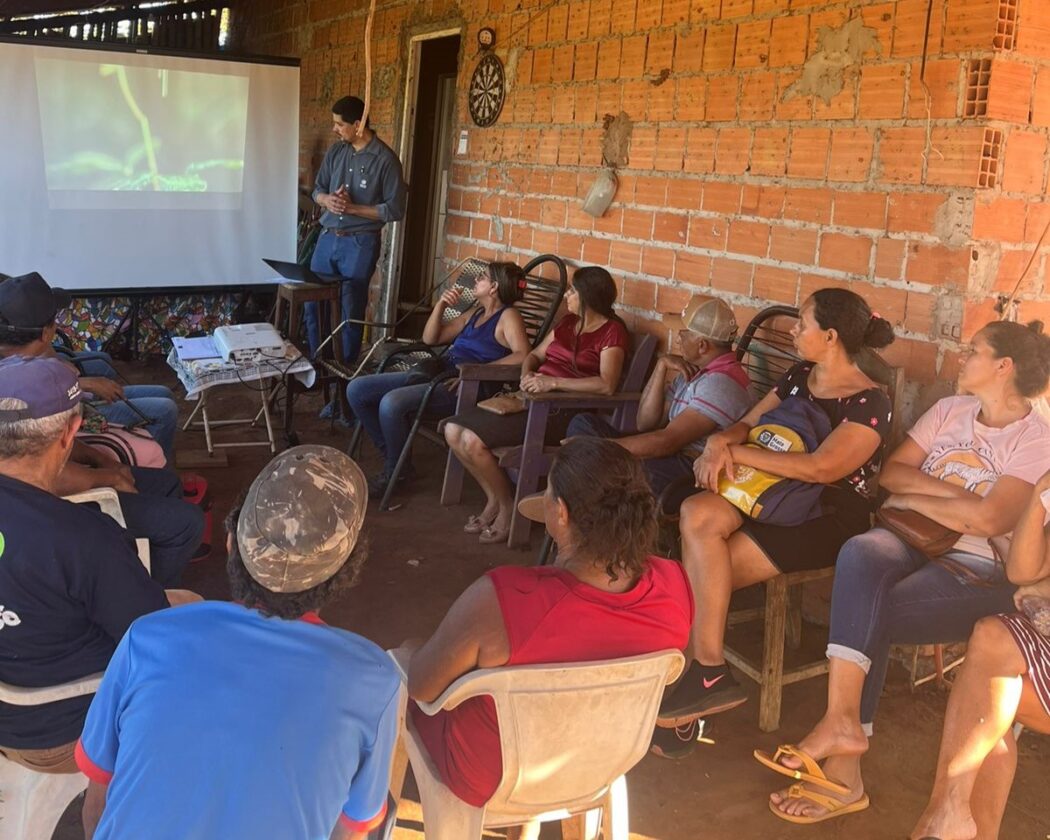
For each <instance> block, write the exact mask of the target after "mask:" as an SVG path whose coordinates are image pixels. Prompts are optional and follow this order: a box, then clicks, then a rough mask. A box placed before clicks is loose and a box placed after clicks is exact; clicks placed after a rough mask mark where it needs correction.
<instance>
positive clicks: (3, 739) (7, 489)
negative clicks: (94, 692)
mask: <svg viewBox="0 0 1050 840" xmlns="http://www.w3.org/2000/svg"><path fill="white" fill-rule="evenodd" d="M166 606H168V601H167V598H166V597H165V595H164V590H163V589H162V588H161V587H160V585H159V584H157V583H156V582H154V581H153V580H152V579H151V578H150V576H149V574H148V573H147V572H146V569H145V567H143V565H142V563H141V562H140V561H139V559H138V556H137V555H136V553H135V548H134V542H133V541H132V540H131V538H130V537H129V536H128V535H127V534H126V532H125V531H124V530H123V529H122V528H121V527H120V526H119V525H118V524H117V523H116V522H115V521H114V520H113V519H111V518H110V517H109V516H107V515H105V514H104V513H102V512H101V511H99V510H98V508H96V507H93V506H90V505H77V504H73V503H72V502H67V501H65V500H64V499H61V498H59V497H58V496H54V495H52V494H51V493H47V492H45V491H44V490H41V489H39V488H37V487H33V486H32V485H29V484H26V483H24V482H21V481H18V480H16V479H13V478H10V477H8V476H3V475H0V682H5V683H9V684H11V685H17V686H25V687H32V688H39V687H45V686H53V685H59V684H60V683H64V682H69V681H71V680H75V679H79V678H81V677H86V676H90V675H91V674H95V673H98V672H100V671H103V670H105V668H106V664H107V663H108V662H109V658H110V657H111V656H112V655H113V651H114V650H115V649H116V646H117V642H119V641H120V639H121V637H122V636H123V635H124V632H125V631H126V630H127V629H128V626H129V625H130V624H131V622H132V621H134V620H135V619H136V618H138V617H139V616H141V615H144V614H145V613H148V612H152V611H154V610H159V609H163V608H164V607H166ZM90 702H91V697H90V695H89V696H87V697H76V698H73V699H70V700H60V701H58V702H57V703H47V704H45V705H42V706H12V705H9V704H6V703H0V746H3V747H11V748H13V749H48V748H51V747H57V746H61V745H62V744H69V743H71V742H73V741H75V740H76V739H77V737H78V736H79V735H80V730H81V728H82V726H83V723H84V716H85V714H86V713H87V709H88V705H89V704H90Z"/></svg>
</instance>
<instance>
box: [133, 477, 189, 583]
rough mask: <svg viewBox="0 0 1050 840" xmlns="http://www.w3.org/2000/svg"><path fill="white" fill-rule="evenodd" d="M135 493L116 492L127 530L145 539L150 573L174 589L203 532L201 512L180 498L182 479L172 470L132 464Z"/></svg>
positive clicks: (134, 535)
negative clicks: (146, 540) (147, 541)
mask: <svg viewBox="0 0 1050 840" xmlns="http://www.w3.org/2000/svg"><path fill="white" fill-rule="evenodd" d="M131 474H132V476H133V477H134V479H135V489H136V490H137V491H138V492H137V493H118V494H117V495H118V496H119V497H120V507H121V510H122V511H123V513H124V521H125V522H126V523H127V526H128V527H127V530H128V533H129V534H131V536H133V537H144V538H145V539H148V540H149V550H150V566H151V575H152V577H153V579H154V580H155V581H157V583H159V584H160V585H161V586H163V587H165V588H166V589H177V588H178V586H179V581H180V579H181V578H182V572H183V570H184V569H185V568H186V564H187V563H189V562H190V558H191V557H193V554H194V552H195V551H196V550H197V547H198V546H199V545H200V544H201V537H202V536H203V534H204V513H203V511H202V510H201V509H200V508H199V507H198V506H197V505H194V504H191V503H190V502H186V501H183V498H182V482H181V481H180V480H179V477H178V476H177V475H176V474H175V472H174V471H173V470H166V469H165V470H158V469H150V468H148V467H132V468H131Z"/></svg>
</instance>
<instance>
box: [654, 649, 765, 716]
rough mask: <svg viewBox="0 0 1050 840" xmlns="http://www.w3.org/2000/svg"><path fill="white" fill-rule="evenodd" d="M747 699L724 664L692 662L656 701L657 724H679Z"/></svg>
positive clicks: (724, 710)
mask: <svg viewBox="0 0 1050 840" xmlns="http://www.w3.org/2000/svg"><path fill="white" fill-rule="evenodd" d="M746 701H747V694H746V693H745V692H744V688H743V686H741V685H740V683H738V682H737V681H736V679H735V678H734V677H733V674H732V673H731V672H730V670H729V666H728V665H713V666H709V665H701V664H700V663H699V662H693V663H692V664H691V665H690V666H689V670H688V671H686V672H685V676H684V677H683V678H682V680H681V681H680V682H679V683H678V685H677V686H675V688H674V690H673V691H672V692H671V693H670V694H668V695H667V696H666V697H664V701H663V703H661V704H660V714H659V716H658V717H657V719H656V722H657V724H659V725H660V726H663V727H671V726H682V725H683V724H686V723H689V722H690V721H694V720H696V719H697V718H701V717H708V716H710V715H717V714H718V713H719V712H728V711H729V710H730V709H735V708H736V707H737V706H739V705H741V704H743V703H745V702H746Z"/></svg>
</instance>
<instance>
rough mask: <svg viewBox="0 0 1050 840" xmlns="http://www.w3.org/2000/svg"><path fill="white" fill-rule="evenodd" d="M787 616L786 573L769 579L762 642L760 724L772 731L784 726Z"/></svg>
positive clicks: (764, 730) (765, 729) (764, 729)
mask: <svg viewBox="0 0 1050 840" xmlns="http://www.w3.org/2000/svg"><path fill="white" fill-rule="evenodd" d="M786 618H787V581H786V579H785V578H784V576H783V575H777V576H776V577H775V578H772V579H770V580H767V581H766V626H765V639H764V641H763V645H762V690H761V692H760V695H759V709H758V728H759V729H761V730H762V731H763V732H772V731H773V730H775V729H777V727H779V726H780V700H781V695H782V694H783V691H784V630H785V626H784V625H785V621H786Z"/></svg>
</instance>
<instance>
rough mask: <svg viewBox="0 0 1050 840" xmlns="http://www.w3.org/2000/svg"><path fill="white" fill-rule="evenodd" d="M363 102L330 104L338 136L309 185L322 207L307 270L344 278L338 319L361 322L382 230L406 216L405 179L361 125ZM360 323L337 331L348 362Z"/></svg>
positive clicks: (311, 319) (313, 338)
mask: <svg viewBox="0 0 1050 840" xmlns="http://www.w3.org/2000/svg"><path fill="white" fill-rule="evenodd" d="M364 110H365V103H364V102H362V101H361V100H360V99H358V98H357V97H356V96H344V97H343V98H342V99H340V100H339V101H338V102H336V103H335V104H334V105H333V106H332V131H333V132H335V134H336V136H337V137H338V138H339V142H337V143H334V144H333V145H332V146H331V148H329V149H328V152H327V153H326V154H325V156H324V160H323V161H322V163H321V168H320V170H319V171H318V173H317V180H316V182H315V184H314V192H313V199H314V201H315V202H317V204H319V205H320V206H321V207H323V208H324V211H325V212H324V213H323V214H322V215H321V226H322V227H323V228H324V231H323V232H322V233H321V236H320V238H319V239H318V240H317V247H316V249H315V250H314V256H313V260H312V261H311V262H310V269H311V270H312V271H315V272H318V273H320V274H335V275H338V276H339V277H341V278H343V282H342V289H341V291H340V305H341V311H342V317H343V319H346V318H355V319H357V320H363V319H364V317H365V308H366V307H367V305H368V282H369V280H370V279H371V278H372V272H373V271H375V267H376V262H377V261H378V260H379V248H380V245H381V243H382V238H381V235H380V234H381V232H382V230H383V225H385V224H386V223H387V222H396V221H399V220H400V219H401V218H402V217H403V216H404V215H405V181H404V178H402V176H401V162H400V161H399V160H398V159H397V155H395V154H394V152H393V150H392V149H391V148H390V147H389V146H388V145H387V144H386V143H384V142H383V141H382V140H380V139H379V138H378V137H377V136H376V133H375V132H374V131H372V129H371V128H370V127H369V126H368V124H367V122H366V123H365V124H364V125H362V123H361V117H362V115H363V114H364ZM362 332H363V329H362V326H361V325H360V324H348V325H347V326H346V327H344V328H343V330H342V338H343V357H344V359H345V360H346V362H347V363H350V362H352V361H354V359H356V358H357V354H358V351H359V350H360V349H361V335H362ZM306 335H307V341H308V342H309V345H310V352H311V353H312V352H314V351H315V350H316V349H317V346H318V345H319V344H320V341H321V337H320V335H319V330H318V316H317V304H316V303H308V304H307V305H306Z"/></svg>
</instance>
